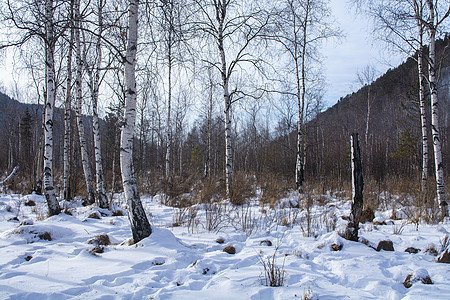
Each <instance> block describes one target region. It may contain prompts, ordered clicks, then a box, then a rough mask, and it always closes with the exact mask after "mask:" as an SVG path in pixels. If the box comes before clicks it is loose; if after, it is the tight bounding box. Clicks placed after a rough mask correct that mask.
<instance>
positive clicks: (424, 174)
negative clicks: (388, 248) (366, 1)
mask: <svg viewBox="0 0 450 300" xmlns="http://www.w3.org/2000/svg"><path fill="white" fill-rule="evenodd" d="M422 16H423V14H422V1H420V5H419V6H416V19H417V28H418V34H419V51H418V57H417V69H418V72H419V107H420V125H421V128H422V178H421V191H422V198H423V199H424V201H426V196H427V181H428V132H427V119H426V115H425V80H426V79H425V72H424V70H423V54H424V49H423V48H424V47H423V25H422V22H421V19H422Z"/></svg>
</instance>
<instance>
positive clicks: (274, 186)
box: [259, 176, 288, 208]
mask: <svg viewBox="0 0 450 300" xmlns="http://www.w3.org/2000/svg"><path fill="white" fill-rule="evenodd" d="M260 181H262V182H261V183H260V186H261V190H262V195H261V198H260V200H259V201H260V205H261V206H264V205H266V204H269V205H270V207H271V208H274V207H275V205H276V202H277V201H278V200H279V199H281V198H283V197H284V196H285V195H286V194H287V191H288V187H287V186H286V183H285V182H284V181H283V180H281V179H280V178H278V177H275V176H267V177H264V178H263V179H260Z"/></svg>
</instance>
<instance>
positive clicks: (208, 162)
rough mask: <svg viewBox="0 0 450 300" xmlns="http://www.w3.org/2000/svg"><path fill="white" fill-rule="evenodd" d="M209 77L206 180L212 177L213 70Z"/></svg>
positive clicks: (209, 72)
mask: <svg viewBox="0 0 450 300" xmlns="http://www.w3.org/2000/svg"><path fill="white" fill-rule="evenodd" d="M208 75H209V79H210V80H209V84H210V87H209V107H208V145H207V152H208V153H207V155H206V161H205V178H209V176H211V151H212V149H211V135H212V128H211V121H212V120H211V119H212V109H213V82H212V79H211V76H212V75H211V69H208Z"/></svg>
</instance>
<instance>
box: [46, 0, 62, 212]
mask: <svg viewBox="0 0 450 300" xmlns="http://www.w3.org/2000/svg"><path fill="white" fill-rule="evenodd" d="M53 12H54V6H53V0H46V1H45V35H46V38H45V66H46V69H45V74H46V76H45V77H46V92H47V98H46V103H45V106H46V108H45V118H44V145H45V146H44V195H45V199H46V200H47V205H48V214H49V215H50V216H53V215H57V214H59V213H60V212H61V208H60V206H59V203H58V200H57V199H56V194H55V189H54V187H53V107H54V105H55V94H56V92H55V81H56V78H55V77H56V76H55V57H54V54H55V44H56V40H57V39H56V38H55V32H54V20H53Z"/></svg>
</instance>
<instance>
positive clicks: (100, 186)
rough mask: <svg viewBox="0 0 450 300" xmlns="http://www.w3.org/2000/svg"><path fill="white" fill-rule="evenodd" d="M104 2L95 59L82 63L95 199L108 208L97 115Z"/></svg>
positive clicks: (99, 10) (99, 8)
mask: <svg viewBox="0 0 450 300" xmlns="http://www.w3.org/2000/svg"><path fill="white" fill-rule="evenodd" d="M104 6H105V2H104V1H103V0H98V1H97V18H98V19H97V20H98V33H97V41H96V44H95V53H96V55H95V61H94V63H93V65H92V67H91V66H89V65H88V64H87V61H86V60H85V61H84V65H85V67H86V69H87V72H88V75H89V90H90V93H91V102H92V114H93V116H92V128H93V134H94V154H95V175H96V183H97V184H96V186H97V199H98V205H99V206H100V208H108V206H109V205H108V198H107V196H106V190H105V182H104V179H103V178H104V177H103V166H102V150H101V141H100V125H99V117H98V98H99V89H100V73H101V69H102V68H101V67H102V33H103V7H104Z"/></svg>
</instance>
